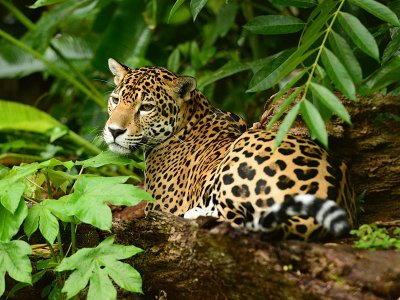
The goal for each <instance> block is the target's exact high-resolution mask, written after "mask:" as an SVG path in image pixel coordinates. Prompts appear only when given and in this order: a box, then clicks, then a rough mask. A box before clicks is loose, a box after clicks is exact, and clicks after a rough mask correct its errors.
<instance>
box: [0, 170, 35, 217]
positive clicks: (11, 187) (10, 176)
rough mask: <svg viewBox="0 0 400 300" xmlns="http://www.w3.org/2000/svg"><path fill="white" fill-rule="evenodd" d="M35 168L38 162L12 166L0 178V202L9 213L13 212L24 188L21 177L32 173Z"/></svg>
mask: <svg viewBox="0 0 400 300" xmlns="http://www.w3.org/2000/svg"><path fill="white" fill-rule="evenodd" d="M37 169H39V164H38V163H33V164H29V165H24V166H14V167H13V168H12V169H11V170H9V171H8V172H7V173H5V174H4V175H3V178H2V179H1V180H0V204H1V205H2V206H3V207H4V208H6V209H7V210H8V211H9V212H10V213H11V214H14V213H15V210H16V209H17V207H18V206H19V204H20V200H21V197H22V194H23V193H24V190H25V184H24V183H23V182H22V181H21V179H23V178H24V177H25V176H29V175H31V174H33V173H34V172H36V170H37Z"/></svg>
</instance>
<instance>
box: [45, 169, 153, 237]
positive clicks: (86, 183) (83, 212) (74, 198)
mask: <svg viewBox="0 0 400 300" xmlns="http://www.w3.org/2000/svg"><path fill="white" fill-rule="evenodd" d="M128 178H129V177H127V176H122V177H85V176H81V177H79V178H78V180H77V181H76V182H75V189H74V192H73V193H72V194H69V195H67V196H64V197H61V198H60V199H59V200H58V201H57V202H59V205H60V206H61V205H64V209H67V212H66V211H60V212H62V213H65V214H68V215H70V216H76V217H77V218H78V219H80V220H81V221H82V222H84V223H87V224H91V225H93V226H95V227H97V228H100V229H102V230H109V229H110V228H111V221H112V215H111V209H110V207H109V206H107V204H106V202H110V203H111V204H114V205H136V204H138V203H139V202H140V201H142V200H152V197H151V196H150V195H149V194H148V193H146V192H145V191H144V190H142V189H141V188H139V187H137V186H134V185H131V184H124V182H126V181H127V180H128ZM52 208H53V209H55V208H54V207H53V206H52Z"/></svg>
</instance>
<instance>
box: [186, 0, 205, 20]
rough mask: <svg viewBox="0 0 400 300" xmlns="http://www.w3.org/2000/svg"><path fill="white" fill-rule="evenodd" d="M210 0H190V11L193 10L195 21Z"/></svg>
mask: <svg viewBox="0 0 400 300" xmlns="http://www.w3.org/2000/svg"><path fill="white" fill-rule="evenodd" d="M207 1H208V0H191V1H190V11H191V12H192V16H193V22H194V21H196V18H197V15H198V14H199V13H200V11H201V10H202V9H203V7H204V6H205V5H206V4H207Z"/></svg>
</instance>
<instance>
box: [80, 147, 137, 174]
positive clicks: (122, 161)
mask: <svg viewBox="0 0 400 300" xmlns="http://www.w3.org/2000/svg"><path fill="white" fill-rule="evenodd" d="M109 164H115V165H129V164H132V165H134V166H135V167H136V168H140V169H142V170H143V168H144V164H143V163H137V162H135V161H134V160H132V159H130V158H126V157H122V156H120V155H118V154H116V153H114V152H112V151H103V152H101V153H100V154H98V155H97V156H95V157H92V158H89V159H87V160H83V161H77V162H76V163H75V165H78V166H82V167H84V168H87V167H92V168H98V167H101V166H104V165H109Z"/></svg>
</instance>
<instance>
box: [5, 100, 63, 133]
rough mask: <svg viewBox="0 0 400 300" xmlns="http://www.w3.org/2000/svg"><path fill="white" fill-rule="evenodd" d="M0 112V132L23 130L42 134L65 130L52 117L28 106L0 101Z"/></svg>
mask: <svg viewBox="0 0 400 300" xmlns="http://www.w3.org/2000/svg"><path fill="white" fill-rule="evenodd" d="M0 111H1V114H2V116H1V118H0V130H25V131H32V132H38V133H43V134H44V133H49V132H50V131H51V130H54V128H65V126H64V125H63V124H61V123H60V122H58V121H57V120H56V119H54V118H53V117H52V116H50V115H48V114H46V113H45V112H42V111H40V110H38V109H37V108H35V107H32V106H29V105H25V104H21V103H17V102H11V101H5V100H0Z"/></svg>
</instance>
